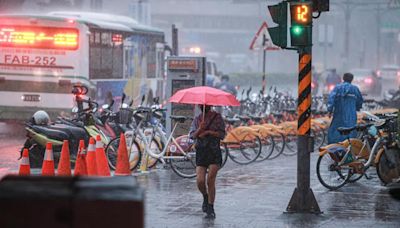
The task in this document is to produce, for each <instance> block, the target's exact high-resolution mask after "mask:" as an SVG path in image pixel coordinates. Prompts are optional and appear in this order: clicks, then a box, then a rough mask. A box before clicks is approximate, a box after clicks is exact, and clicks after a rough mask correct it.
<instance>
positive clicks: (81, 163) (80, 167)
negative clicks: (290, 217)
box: [74, 140, 88, 176]
mask: <svg viewBox="0 0 400 228" xmlns="http://www.w3.org/2000/svg"><path fill="white" fill-rule="evenodd" d="M87 175H88V171H87V167H86V153H85V141H84V140H80V141H79V149H78V154H77V157H76V162H75V170H74V176H87Z"/></svg>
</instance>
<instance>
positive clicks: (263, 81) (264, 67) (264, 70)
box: [262, 34, 267, 95]
mask: <svg viewBox="0 0 400 228" xmlns="http://www.w3.org/2000/svg"><path fill="white" fill-rule="evenodd" d="M266 41H267V38H266V36H265V34H263V43H262V48H263V75H262V94H263V95H264V93H265V87H266V85H267V82H266V79H265V78H266V65H267V63H266V61H267V50H265V43H266Z"/></svg>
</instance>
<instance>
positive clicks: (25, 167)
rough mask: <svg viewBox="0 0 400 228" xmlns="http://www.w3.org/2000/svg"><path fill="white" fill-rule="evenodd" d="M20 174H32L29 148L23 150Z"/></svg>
mask: <svg viewBox="0 0 400 228" xmlns="http://www.w3.org/2000/svg"><path fill="white" fill-rule="evenodd" d="M19 175H20V176H29V175H31V166H30V165H29V150H28V149H26V148H25V149H24V151H23V152H22V159H21V163H20V164H19Z"/></svg>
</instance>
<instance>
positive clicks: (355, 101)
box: [328, 82, 363, 144]
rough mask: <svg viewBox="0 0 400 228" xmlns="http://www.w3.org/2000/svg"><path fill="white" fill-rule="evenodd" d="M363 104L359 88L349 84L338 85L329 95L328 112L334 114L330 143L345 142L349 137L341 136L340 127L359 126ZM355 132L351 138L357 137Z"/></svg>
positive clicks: (329, 132) (330, 129)
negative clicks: (358, 113) (358, 119)
mask: <svg viewBox="0 0 400 228" xmlns="http://www.w3.org/2000/svg"><path fill="white" fill-rule="evenodd" d="M362 104H363V98H362V95H361V93H360V90H359V89H358V87H357V86H355V85H352V84H350V83H348V82H343V83H341V84H338V85H336V87H335V88H334V89H333V91H332V92H331V93H330V94H329V99H328V111H329V112H330V113H333V119H332V123H331V126H330V127H329V130H328V143H329V144H331V143H337V142H341V141H343V140H345V139H346V138H347V136H345V135H341V134H340V133H339V132H338V131H337V128H338V127H353V126H354V125H356V124H357V111H359V110H360V109H361V107H362ZM356 135H357V132H355V131H353V132H352V133H351V134H350V137H352V138H354V137H356Z"/></svg>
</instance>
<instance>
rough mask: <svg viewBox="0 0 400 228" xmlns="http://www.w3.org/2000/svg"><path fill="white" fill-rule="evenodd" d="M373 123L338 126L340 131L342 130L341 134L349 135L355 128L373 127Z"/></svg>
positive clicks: (358, 129)
mask: <svg viewBox="0 0 400 228" xmlns="http://www.w3.org/2000/svg"><path fill="white" fill-rule="evenodd" d="M372 125H373V124H359V125H356V126H353V127H338V129H337V130H338V131H339V132H340V134H342V135H349V134H350V133H351V132H352V131H353V130H356V131H364V130H366V129H368V128H369V127H371V126H372Z"/></svg>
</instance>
